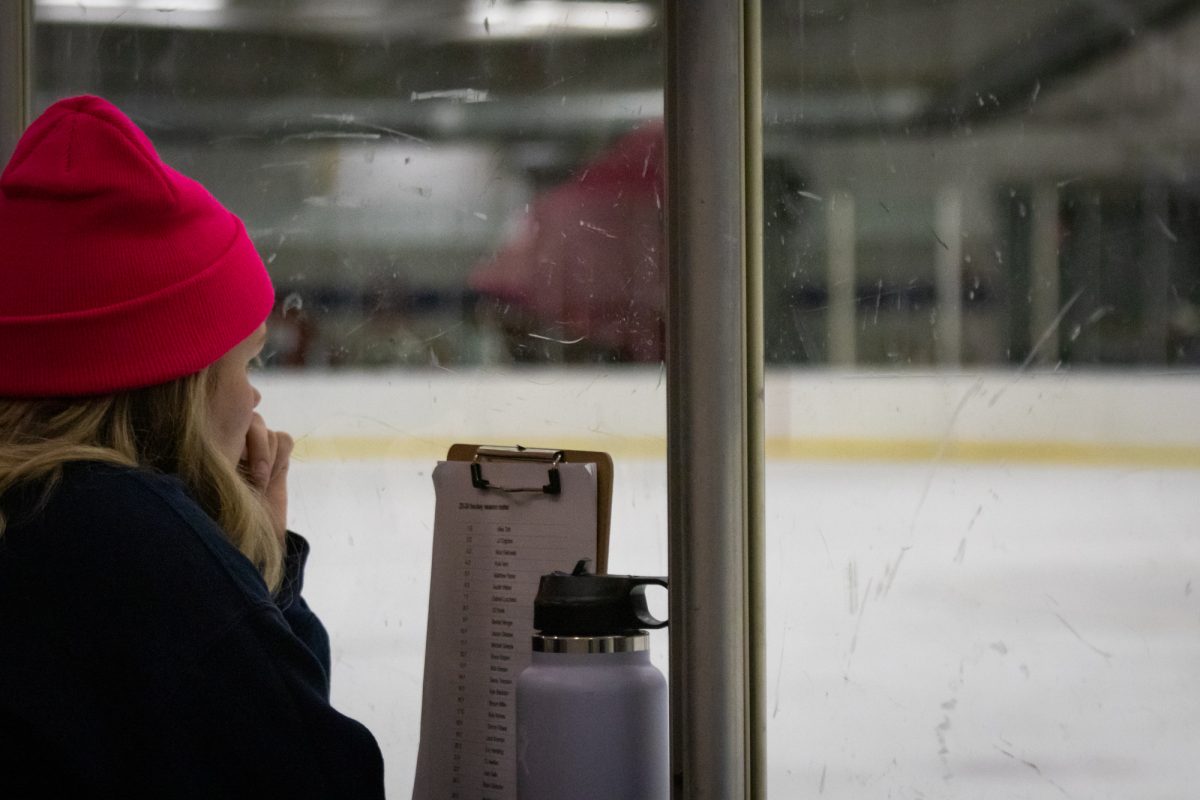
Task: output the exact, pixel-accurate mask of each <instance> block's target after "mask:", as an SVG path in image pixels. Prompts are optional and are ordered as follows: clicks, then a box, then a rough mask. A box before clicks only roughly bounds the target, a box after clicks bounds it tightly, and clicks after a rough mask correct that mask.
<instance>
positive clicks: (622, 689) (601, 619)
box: [517, 561, 670, 800]
mask: <svg viewBox="0 0 1200 800" xmlns="http://www.w3.org/2000/svg"><path fill="white" fill-rule="evenodd" d="M585 564H586V562H583V561H581V562H579V564H578V566H576V567H575V571H574V572H573V573H571V574H569V575H568V574H567V573H565V572H555V573H553V574H551V575H544V576H542V579H541V583H540V584H539V587H538V594H537V599H536V600H535V601H534V627H535V628H536V629H537V631H538V632H537V634H536V635H535V636H534V637H533V661H532V663H531V664H530V666H529V667H527V668H526V669H525V670H524V671H523V672H522V673H521V675H520V677H519V679H518V680H517V797H518V798H519V799H520V800H567V799H568V798H569V799H570V800H667V798H668V797H669V794H670V790H669V784H668V769H669V765H668V740H667V681H666V679H665V678H664V677H663V675H662V673H661V672H659V670H658V668H657V667H655V666H654V665H653V664H651V663H650V650H649V638H650V637H649V635H648V634H647V632H646V629H648V628H661V627H663V626H665V625H666V624H667V623H666V621H665V620H657V619H655V618H654V617H652V616H651V615H650V612H649V611H648V610H647V608H646V587H647V586H663V587H665V586H666V585H667V581H666V579H665V578H643V577H636V576H632V575H591V574H589V573H587V572H586V571H585Z"/></svg>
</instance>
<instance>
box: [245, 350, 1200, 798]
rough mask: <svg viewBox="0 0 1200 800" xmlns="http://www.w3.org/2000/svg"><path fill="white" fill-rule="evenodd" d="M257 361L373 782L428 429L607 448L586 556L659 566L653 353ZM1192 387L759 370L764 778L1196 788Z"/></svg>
mask: <svg viewBox="0 0 1200 800" xmlns="http://www.w3.org/2000/svg"><path fill="white" fill-rule="evenodd" d="M259 383H260V387H261V388H262V390H263V393H264V396H265V399H264V402H263V406H262V410H263V411H264V414H265V415H266V416H267V417H268V419H269V421H270V422H271V423H272V424H274V425H277V426H280V427H286V428H289V429H290V430H291V431H292V432H293V434H295V435H296V436H297V439H298V448H297V460H296V462H295V464H294V467H293V479H292V498H293V499H292V508H291V517H292V524H293V527H295V528H296V529H298V530H300V531H301V532H303V533H305V534H306V535H307V536H308V537H309V538H310V540H311V541H312V542H313V550H314V555H313V558H312V560H311V561H310V565H309V572H308V579H307V580H308V582H307V589H306V594H307V595H308V598H309V601H310V603H311V604H312V605H313V607H314V608H315V609H316V610H317V611H318V613H319V614H321V616H322V617H323V619H324V621H325V623H326V625H327V627H328V628H329V629H330V633H331V636H332V639H333V644H334V672H333V697H334V703H335V705H337V706H338V707H339V708H341V709H342V710H344V711H345V712H346V713H348V714H350V715H352V716H354V717H356V718H358V719H360V720H361V721H363V722H364V723H365V724H367V725H368V726H369V727H370V728H371V729H372V731H373V732H374V733H375V734H376V736H377V737H378V738H379V741H380V744H381V745H382V747H383V749H384V753H385V758H386V760H387V771H388V789H389V796H392V797H400V798H406V797H408V796H409V794H410V792H411V785H412V776H413V767H414V763H415V759H416V750H417V734H418V723H419V715H420V699H421V671H422V659H423V647H424V628H425V615H426V608H427V602H428V596H427V593H428V581H429V559H430V549H431V535H432V526H433V500H434V497H433V488H432V484H431V480H430V473H431V470H432V468H433V466H434V464H435V463H436V461H437V458H438V454H439V453H441V452H444V449H445V447H446V446H448V445H449V444H450V443H452V442H454V441H481V440H482V441H492V442H497V443H508V442H512V441H521V443H523V444H529V445H574V446H580V445H589V446H592V447H594V448H598V449H608V450H610V451H611V452H612V453H613V455H614V458H615V461H616V480H615V487H614V507H613V529H612V530H613V532H612V544H613V547H612V555H611V560H610V570H611V571H613V572H618V573H621V572H630V573H647V574H663V573H665V567H666V474H665V472H666V468H665V461H664V459H663V455H662V447H663V445H662V441H661V432H662V430H663V425H664V422H663V419H662V414H663V411H662V408H663V401H664V398H665V389H664V388H663V386H662V377H661V375H660V374H659V373H657V372H655V371H633V372H629V373H562V374H559V373H547V372H538V371H530V372H527V373H510V374H503V375H496V374H477V375H454V374H447V373H444V372H440V371H431V372H429V373H419V374H416V375H414V374H412V373H397V374H393V375H375V376H360V377H357V378H355V377H351V378H347V377H345V376H343V377H328V378H321V377H313V376H295V377H288V376H278V375H271V374H268V375H265V376H263V380H261V381H260V382H259ZM1198 403H1200V381H1198V380H1197V379H1196V377H1195V376H1191V377H1189V376H1179V377H1168V376H1149V375H1142V376H1138V375H1135V376H1128V377H1124V378H1120V379H1114V378H1109V377H1104V376H1090V377H1089V376H1082V377H1079V376H1077V377H1070V378H1068V377H1064V376H1054V375H1050V376H1043V377H1040V378H1039V377H1034V376H1020V377H1014V376H1010V375H1004V374H995V375H988V376H937V375H932V376H863V375H816V376H814V375H807V374H806V375H782V376H774V377H772V378H771V379H770V380H769V383H768V396H767V406H768V408H767V412H768V413H767V423H768V424H767V434H768V443H769V454H770V455H769V459H768V478H767V540H768V551H767V552H768V567H767V570H768V572H767V579H768V612H767V613H768V659H767V662H768V675H767V688H768V694H767V703H768V709H767V711H768V718H769V742H770V750H769V761H768V773H769V778H770V785H769V789H770V794H771V796H772V797H776V798H804V797H830V798H938V797H945V798H991V797H995V798H1001V797H1003V798H1014V797H1019V798H1058V797H1078V798H1105V797H1112V798H1134V797H1136V798H1188V797H1194V796H1195V786H1197V785H1200V763H1198V760H1197V758H1196V754H1197V752H1198V751H1197V742H1198V741H1200V691H1197V688H1196V687H1197V676H1200V535H1198V534H1197V526H1196V522H1195V520H1196V519H1197V517H1198V516H1200V515H1198V513H1197V505H1198V503H1200V425H1197V409H1200V405H1198ZM606 442H607V443H608V444H607V446H606V445H605V443H606ZM654 648H655V657H656V659H657V660H658V661H659V663H660V665H661V666H662V667H663V668H664V670H665V668H666V663H665V655H666V649H667V643H666V641H665V639H664V638H662V637H661V636H660V637H659V638H658V639H657V640H656V641H655V642H654Z"/></svg>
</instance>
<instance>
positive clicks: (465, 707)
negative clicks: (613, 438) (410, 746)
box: [412, 444, 613, 800]
mask: <svg viewBox="0 0 1200 800" xmlns="http://www.w3.org/2000/svg"><path fill="white" fill-rule="evenodd" d="M432 478H433V484H434V489H435V513H434V527H433V552H432V562H431V568H430V585H429V614H428V622H427V624H426V633H425V669H424V673H423V677H422V683H423V686H422V695H421V739H420V745H419V747H418V751H417V765H416V775H415V779H414V783H413V794H412V797H413V800H516V798H517V793H516V792H517V789H516V775H517V745H516V684H517V680H518V678H519V676H520V674H521V671H522V670H523V669H524V668H525V667H526V666H528V665H529V663H530V661H531V656H532V649H531V647H530V638H529V637H530V636H531V635H532V634H533V632H534V631H533V604H534V597H535V595H536V593H537V587H538V581H539V580H540V578H541V576H543V575H545V574H547V573H550V572H553V571H555V570H564V569H570V568H571V566H572V565H574V564H575V563H576V562H577V560H578V559H580V558H587V559H589V560H591V559H594V563H595V571H596V573H597V574H599V573H602V572H606V571H607V569H608V550H609V547H608V543H609V521H610V519H611V514H612V483H613V462H612V457H611V456H609V455H608V454H607V453H601V452H594V451H586V450H556V449H545V448H529V447H521V446H508V447H504V446H494V445H479V444H455V445H453V446H451V447H450V449H449V452H448V453H447V457H446V459H445V460H444V461H442V462H440V463H439V464H438V465H437V466H436V467H435V468H434V470H433V475H432Z"/></svg>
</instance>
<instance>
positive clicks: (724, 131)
mask: <svg viewBox="0 0 1200 800" xmlns="http://www.w3.org/2000/svg"><path fill="white" fill-rule="evenodd" d="M757 10H758V5H757V2H756V0H742V2H734V3H730V2H724V1H723V0H671V2H669V3H668V4H667V20H666V22H667V24H666V29H667V89H666V117H667V158H668V171H667V175H668V178H667V179H668V187H669V189H668V204H667V206H668V207H667V231H668V235H667V241H668V260H669V264H670V269H669V273H668V322H667V325H668V327H667V330H668V345H667V353H668V355H667V374H668V384H667V385H668V389H667V408H668V414H667V482H668V491H669V499H668V503H669V538H670V574H671V592H670V604H671V776H672V797H673V798H675V800H681V798H686V799H687V800H700V799H702V798H703V799H706V798H713V799H714V800H716V799H717V798H720V800H741V799H742V798H753V797H762V796H763V794H764V792H765V786H764V785H763V779H762V771H763V770H762V763H763V759H762V755H763V744H764V738H765V737H764V735H763V727H762V726H763V715H762V710H761V708H760V706H761V705H762V696H761V692H760V690H761V685H762V681H761V678H760V672H761V666H762V658H761V654H762V620H761V616H762V594H761V592H762V572H763V569H762V560H761V552H762V550H761V529H762V513H761V508H760V506H761V501H762V492H761V481H762V436H763V434H762V420H761V403H762V391H761V390H762V344H761V335H760V333H759V332H758V329H759V328H760V327H761V311H760V310H759V309H760V307H761V263H760V260H761V248H760V247H759V246H758V245H759V242H758V240H757V238H756V237H757V236H758V235H759V234H758V232H759V231H760V230H761V210H760V201H761V198H760V197H759V195H760V194H761V180H759V179H758V177H757V176H758V175H759V174H760V172H759V171H760V169H761V166H760V165H761V152H760V148H759V145H758V142H759V138H760V137H759V135H758V134H759V131H758V126H759V124H760V120H759V113H760V112H759V108H760V106H759V103H758V101H757V92H758V80H759V79H758V74H759V73H758V69H757V67H756V65H755V64H754V62H752V61H751V60H752V59H757V58H758V57H759V53H758V47H757V41H758V36H757V25H758V12H757ZM748 61H751V68H750V69H749V70H747V69H746V64H747V62H748Z"/></svg>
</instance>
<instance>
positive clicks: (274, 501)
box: [238, 413, 294, 541]
mask: <svg viewBox="0 0 1200 800" xmlns="http://www.w3.org/2000/svg"><path fill="white" fill-rule="evenodd" d="M293 444H294V442H293V441H292V437H291V436H290V435H288V434H287V433H284V432H283V431H273V430H271V429H269V428H268V427H267V423H266V422H264V421H263V418H262V415H261V414H258V413H255V414H254V417H253V419H251V421H250V430H248V431H247V432H246V450H245V455H244V456H243V457H242V462H241V464H239V465H238V466H239V468H240V470H241V472H242V474H244V475H245V476H246V479H247V480H248V481H249V482H250V485H251V486H253V487H254V488H256V489H258V490H259V491H260V492H262V495H263V497H264V498H266V501H267V506H268V508H270V510H271V516H272V517H273V518H274V520H275V533H276V535H278V536H279V540H280V541H283V539H284V537H285V535H286V534H287V504H288V490H287V477H288V466H289V464H290V462H291V457H292V446H293Z"/></svg>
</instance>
